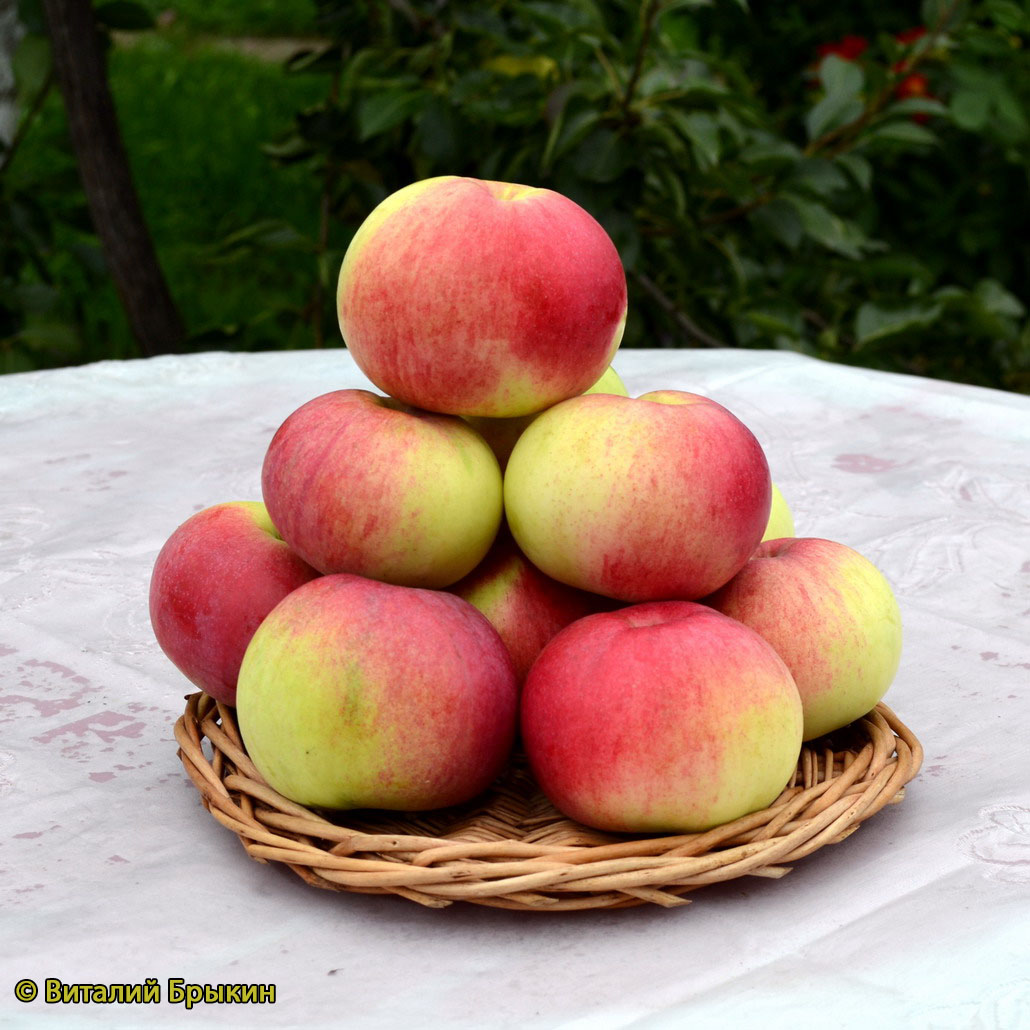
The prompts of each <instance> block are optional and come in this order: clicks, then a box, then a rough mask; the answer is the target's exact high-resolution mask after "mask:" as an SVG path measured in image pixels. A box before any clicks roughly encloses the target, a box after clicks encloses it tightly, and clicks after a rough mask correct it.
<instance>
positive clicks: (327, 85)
mask: <svg viewBox="0 0 1030 1030" xmlns="http://www.w3.org/2000/svg"><path fill="white" fill-rule="evenodd" d="M164 7H165V5H164V4H161V3H158V2H157V0H147V3H146V4H145V5H144V6H143V7H139V6H137V5H135V4H128V3H118V4H107V5H104V6H101V7H99V8H98V13H99V15H100V16H101V17H102V18H105V17H106V19H107V21H108V23H109V25H110V27H111V28H113V29H117V28H121V29H132V28H136V27H138V26H145V25H149V24H150V18H151V17H152V16H153V17H157V16H159V15H160V14H161V11H162V10H163V9H164ZM105 9H106V15H105ZM112 9H113V10H112ZM32 17H33V15H32V12H31V4H28V3H27V4H26V21H27V22H28V23H29V24H30V27H33V26H32ZM168 20H169V19H168V17H167V15H165V16H164V17H162V18H161V21H168ZM913 29H920V30H922V31H915V32H913V31H911V30H913ZM257 32H264V33H273V34H277V35H286V36H291V37H298V42H297V43H296V45H295V46H292V47H290V48H288V49H289V51H290V52H291V54H292V56H290V57H289V59H288V60H287V61H286V62H285V63H284V64H279V63H272V62H269V61H268V60H267V59H265V60H261V59H256V58H254V57H252V56H247V54H246V53H240V52H239V51H240V49H241V48H240V47H239V46H238V45H237V46H235V47H233V48H230V49H227V48H226V47H225V46H224V44H223V43H221V42H220V40H219V36H226V35H228V36H233V37H238V36H246V35H248V34H253V33H257ZM848 37H860V42H858V43H856V41H855V39H851V41H850V43H848V42H847V38H848ZM116 38H117V45H115V46H114V47H113V48H112V50H111V66H110V74H111V82H112V86H113V88H114V91H115V95H116V101H117V103H118V107H119V114H120V117H121V120H122V124H123V128H124V131H125V136H126V140H127V143H128V146H129V149H130V155H131V159H132V162H133V167H134V170H135V172H136V176H137V181H138V185H139V189H140V193H141V196H142V199H143V203H144V208H145V211H146V214H147V217H148V221H149V222H150V224H151V227H152V230H153V232H154V235H155V239H156V241H157V245H158V250H159V254H160V257H161V259H162V263H163V265H164V267H165V269H166V272H167V274H168V276H169V279H170V282H171V286H172V290H173V293H174V294H175V296H176V298H177V300H178V302H179V304H180V306H181V307H182V309H183V312H184V314H185V317H186V320H187V323H188V325H189V326H190V328H191V333H192V335H191V339H190V341H189V343H188V346H189V347H191V348H195V349H204V348H210V347H213V346H217V347H233V348H241V349H262V348H270V347H303V346H312V345H315V346H319V345H323V344H325V345H335V344H336V343H337V342H338V340H339V333H338V329H337V328H336V326H335V317H334V312H333V302H332V297H333V289H334V285H335V276H336V271H337V269H338V267H339V262H340V260H341V259H342V255H343V251H344V249H345V248H346V245H347V242H348V241H349V239H350V236H351V234H352V233H353V232H354V230H355V229H356V227H357V226H358V224H360V222H361V220H362V219H363V218H364V217H365V216H366V215H367V214H368V212H369V211H370V210H371V209H372V207H374V206H375V204H376V203H378V202H379V201H380V200H381V199H383V198H384V197H385V196H387V195H388V194H389V193H390V192H392V191H393V190H395V189H398V188H400V187H402V186H404V185H406V184H407V183H409V182H411V181H413V180H415V179H420V178H424V177H427V176H432V175H443V174H462V175H473V176H477V177H481V178H493V179H503V180H508V181H516V182H525V183H531V184H534V185H540V186H547V187H550V188H552V189H557V190H560V191H561V192H563V193H565V194H567V195H568V196H570V197H572V198H573V199H575V200H576V201H577V202H579V203H580V204H582V205H583V206H584V207H586V208H587V209H588V210H589V211H591V212H592V213H593V214H594V215H595V217H597V218H598V219H599V220H600V221H601V222H602V224H603V225H604V226H605V227H606V228H607V229H608V231H609V233H610V234H611V235H612V237H613V239H614V240H615V241H616V244H617V245H618V247H619V250H620V253H621V255H622V258H623V261H624V264H625V266H626V270H627V276H628V280H629V285H630V303H631V314H630V319H629V322H628V325H627V333H626V338H625V342H624V346H631V347H632V346H646V347H682V346H737V347H777V348H786V349H791V350H798V351H801V352H804V353H808V354H812V355H815V356H818V357H821V358H826V359H829V360H834V361H843V362H849V363H856V364H863V365H869V366H872V367H877V368H886V369H893V370H898V371H908V372H915V373H919V374H925V375H931V376H939V377H944V378H949V379H956V380H961V381H967V382H972V383H979V384H983V385H989V386H998V387H1003V388H1007V389H1012V390H1020V391H1030V326H1028V322H1027V313H1026V305H1027V303H1028V301H1030V290H1028V283H1030V233H1028V229H1030V209H1028V203H1027V197H1028V195H1030V191H1028V185H1030V183H1028V168H1030V120H1028V117H1027V101H1028V94H1030V54H1028V44H1030V0H1023V2H1018V0H981V2H962V0H925V2H924V3H922V4H921V5H919V4H910V5H907V6H906V5H900V6H897V7H890V8H887V7H885V6H884V5H880V4H874V3H872V2H870V0H866V2H861V3H853V4H849V5H846V8H844V7H835V8H829V7H827V8H826V11H825V13H822V14H820V15H819V16H818V17H813V14H812V11H811V5H806V4H804V3H802V2H800V0H798V2H794V3H785V4H762V5H758V4H755V5H753V8H752V9H749V8H748V6H747V5H746V4H745V3H744V2H742V0H709V2H703V0H643V2H629V0H616V2H612V3H604V4H602V3H594V2H592V0H554V2H551V0H525V2H516V0H488V2H482V3H480V2H476V3H473V2H447V0H405V2H398V0H392V2H389V0H316V2H315V3H314V4H313V6H309V5H308V0H292V2H291V3H288V4H270V3H266V2H263V3H253V4H252V5H248V4H244V3H239V4H228V3H208V4H204V3H200V2H199V0H195V7H191V6H190V5H189V4H188V3H187V0H183V2H182V5H181V6H180V7H179V8H178V10H177V17H176V18H175V19H174V21H173V22H172V23H171V24H170V25H165V26H164V27H162V28H160V29H156V30H155V29H150V30H148V31H145V32H143V33H142V34H134V35H132V36H131V37H123V36H118V37H116ZM303 39H307V40H308V42H304V41H303ZM842 41H844V42H843V43H842ZM835 44H836V45H835ZM22 50H23V54H20V55H19V57H20V58H21V61H20V82H21V85H22V92H23V96H24V98H25V102H24V106H25V108H26V110H30V111H31V110H32V104H33V98H34V97H35V96H37V95H39V93H40V90H41V89H42V86H43V83H45V79H46V72H45V68H46V53H45V42H44V41H43V38H42V37H41V36H40V35H38V34H35V35H30V36H28V37H27V38H26V40H25V42H24V43H23V45H22ZM23 136H24V138H23V139H22V140H21V141H20V145H19V147H18V150H17V152H16V153H15V154H14V155H13V156H12V157H11V158H10V160H9V162H8V163H7V167H6V168H5V171H4V174H3V178H2V182H0V220H2V221H0V228H2V230H3V236H2V241H3V242H2V243H0V262H2V264H0V269H2V276H3V278H2V285H3V293H2V294H0V367H3V368H5V369H6V370H12V369H17V368H26V367H45V366H47V365H51V364H60V363H69V362H76V361H86V360H94V359H96V358H100V357H108V356H117V357H125V356H132V355H133V354H134V353H136V351H135V345H134V343H133V341H132V340H131V338H130V337H129V335H128V332H127V330H126V328H125V326H124V321H123V319H122V318H121V315H120V311H119V309H118V306H117V302H116V300H115V298H114V296H113V291H112V289H111V287H110V285H109V284H108V283H107V280H106V276H105V273H104V270H103V264H102V260H101V259H100V257H99V252H98V249H97V247H96V242H95V240H94V239H93V237H92V235H91V233H90V232H89V227H88V222H87V220H86V219H85V217H84V208H83V202H82V198H81V195H80V194H79V193H78V191H77V187H76V186H75V182H74V166H73V164H72V162H71V159H70V157H69V156H68V149H67V143H66V140H65V128H64V125H63V115H62V111H61V108H60V104H59V103H58V102H57V99H56V97H54V96H52V95H50V96H47V97H46V99H45V101H44V102H43V103H42V105H41V106H39V109H38V114H36V115H35V117H33V118H31V124H29V127H28V129H27V131H25V132H24V134H23Z"/></svg>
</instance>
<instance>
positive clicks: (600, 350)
mask: <svg viewBox="0 0 1030 1030" xmlns="http://www.w3.org/2000/svg"><path fill="white" fill-rule="evenodd" d="M336 300H337V311H338V314H339V320H340V330H341V332H342V333H343V338H344V340H345V341H346V344H347V347H348V349H349V350H350V352H351V353H352V354H353V356H354V360H355V361H356V362H357V364H358V366H359V367H360V368H361V369H362V371H363V372H364V373H365V374H366V375H367V376H368V378H369V379H371V380H372V382H373V383H374V384H375V385H376V386H378V387H379V388H380V389H381V390H383V391H384V392H386V393H388V394H390V395H391V396H392V397H397V398H398V399H400V400H402V401H405V402H406V403H408V404H412V405H416V406H418V407H421V408H426V409H429V410H432V411H442V412H446V413H448V414H454V415H488V416H491V417H500V418H507V417H510V416H515V415H527V414H529V413H531V412H534V411H541V410H542V409H544V408H546V407H548V406H550V405H552V404H554V403H556V402H557V401H560V400H564V399H565V398H566V397H574V396H576V395H577V394H580V393H582V392H583V391H584V390H585V389H586V388H587V387H588V386H590V385H591V384H592V383H594V382H595V381H596V380H597V379H598V377H599V376H600V375H601V373H602V372H603V371H604V370H605V368H606V367H607V365H608V364H609V362H610V361H611V358H612V355H613V354H614V353H615V351H616V349H617V348H618V346H619V343H620V341H621V339H622V331H623V328H624V325H625V319H626V276H625V273H624V272H623V269H622V264H621V262H620V260H619V255H618V251H616V249H615V245H614V244H613V243H612V241H611V239H610V238H609V237H608V235H607V233H606V232H605V231H604V229H603V228H602V227H601V226H600V225H599V224H598V223H597V222H596V221H595V220H594V218H593V217H592V216H591V215H590V214H588V213H587V212H586V211H585V210H584V209H583V208H581V207H580V206H579V205H578V204H576V203H574V202H573V201H571V200H569V199H568V198H567V197H565V196H563V195H562V194H560V193H555V192H553V191H551V190H546V189H537V188H534V187H531V186H522V185H518V184H516V183H507V182H491V181H484V180H479V179H469V178H462V177H460V176H453V175H447V176H440V177H437V178H433V179H425V180H423V181H421V182H416V183H412V184H411V185H409V186H406V187H404V189H401V190H398V191H397V192H396V193H394V194H392V195H391V196H389V197H387V198H386V199H385V200H384V201H383V202H382V203H381V204H380V205H379V206H378V207H377V208H375V210H374V211H372V213H371V214H370V215H369V216H368V218H366V219H365V221H364V222H363V223H362V225H361V226H360V227H359V228H358V231H357V233H355V235H354V237H353V239H352V240H351V243H350V246H349V247H348V248H347V253H346V254H345V255H344V259H343V264H342V266H341V268H340V276H339V283H338V288H337V295H336Z"/></svg>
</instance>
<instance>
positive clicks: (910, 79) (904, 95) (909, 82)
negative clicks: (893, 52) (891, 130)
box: [894, 66, 935, 125]
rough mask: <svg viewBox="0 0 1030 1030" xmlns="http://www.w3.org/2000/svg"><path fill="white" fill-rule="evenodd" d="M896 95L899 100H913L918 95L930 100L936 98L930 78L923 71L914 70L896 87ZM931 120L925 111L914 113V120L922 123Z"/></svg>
mask: <svg viewBox="0 0 1030 1030" xmlns="http://www.w3.org/2000/svg"><path fill="white" fill-rule="evenodd" d="M895 70H897V66H895ZM894 96H895V97H897V98H898V100H911V99H913V98H918V97H926V98H927V99H928V100H933V99H935V98H934V95H933V94H932V93H931V92H930V80H929V79H928V78H927V77H926V76H925V75H924V74H923V73H922V72H912V74H911V75H906V76H905V77H904V78H903V79H902V80H901V81H900V82H899V83H898V84H897V85H896V86H895V87H894ZM929 120H930V116H929V115H928V114H926V113H925V112H924V111H919V112H917V113H916V114H914V115H912V121H914V122H918V123H919V124H920V125H925V124H926V123H927V122H928V121H929Z"/></svg>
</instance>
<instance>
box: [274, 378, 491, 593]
mask: <svg viewBox="0 0 1030 1030" xmlns="http://www.w3.org/2000/svg"><path fill="white" fill-rule="evenodd" d="M261 487H262V493H263V495H264V499H265V504H266V505H267V506H268V511H269V513H270V515H271V516H272V520H273V521H274V522H275V524H276V526H277V527H278V528H279V532H280V533H281V534H282V536H283V539H284V540H286V541H287V542H288V543H289V545H290V546H291V547H292V548H293V550H294V551H296V552H297V553H298V554H299V555H301V557H303V558H304V560H305V561H307V562H308V563H309V564H311V565H313V566H314V567H315V568H316V569H318V570H319V571H320V572H323V573H334V572H352V573H356V574H358V575H362V576H369V577H371V578H373V579H381V580H384V581H385V582H389V583H396V584H402V585H405V586H416V587H446V586H449V585H450V584H451V583H455V582H457V580H459V579H461V577H462V576H465V575H467V574H468V573H469V572H471V571H472V569H474V568H475V567H476V566H477V565H478V564H479V562H480V561H482V559H483V557H484V556H485V554H486V552H487V550H489V548H490V545H491V544H492V543H493V540H494V537H495V536H496V535H497V529H498V527H499V525H500V522H501V512H502V493H501V471H500V468H499V467H498V464H497V459H496V458H495V457H494V456H493V452H492V451H491V450H490V448H489V447H488V446H487V444H486V443H485V441H484V440H483V438H482V437H481V436H480V435H479V434H478V433H476V432H475V430H473V429H472V428H471V427H470V426H469V425H468V424H467V423H466V422H465V421H463V420H462V419H460V418H456V417H454V416H450V415H438V414H433V413H431V412H426V411H419V410H418V409H414V408H409V407H407V406H406V405H403V404H400V403H399V402H397V401H395V400H393V399H392V398H389V397H380V396H378V395H377V394H374V393H371V392H369V391H367V390H337V391H334V392H333V393H327V394H323V395H322V396H321V397H316V398H315V399H314V400H311V401H308V403H307V404H304V405H303V406H302V407H300V408H298V409H297V410H296V411H295V412H294V413H293V414H292V415H290V417H289V418H287V419H286V421H285V422H284V423H283V424H282V426H280V428H279V430H278V431H277V432H276V434H275V436H274V437H273V438H272V442H271V444H270V446H269V448H268V452H267V454H266V455H265V461H264V467H263V470H262V476H261Z"/></svg>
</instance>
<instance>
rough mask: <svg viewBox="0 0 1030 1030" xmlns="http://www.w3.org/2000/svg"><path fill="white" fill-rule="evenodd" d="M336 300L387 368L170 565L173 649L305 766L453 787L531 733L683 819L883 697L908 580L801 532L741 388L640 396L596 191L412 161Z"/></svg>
mask: <svg viewBox="0 0 1030 1030" xmlns="http://www.w3.org/2000/svg"><path fill="white" fill-rule="evenodd" d="M337 305H338V311H339V317H340V327H341V330H342V333H343V337H344V340H345V341H346V343H347V346H348V348H349V349H350V351H351V353H352V355H353V357H354V360H355V361H356V363H357V364H358V366H359V367H360V368H361V369H362V371H363V372H364V373H365V374H366V375H367V377H368V378H369V379H370V380H371V382H372V383H373V384H374V385H375V386H376V387H377V388H378V389H380V390H382V391H383V393H384V394H385V396H381V395H379V394H375V393H372V392H370V391H366V390H356V389H350V390H335V391H333V392H329V393H326V394H324V395H322V396H319V397H316V398H314V399H313V400H311V401H309V402H308V403H306V404H304V405H303V406H302V407H300V408H299V409H298V410H297V411H295V412H294V413H293V414H292V415H290V417H289V418H287V419H286V421H285V422H284V423H283V425H282V426H281V427H280V428H279V430H278V431H277V432H276V434H275V436H274V437H273V439H272V441H271V444H270V446H269V448H268V451H267V454H266V456H265V459H264V466H263V470H262V494H263V503H261V502H257V501H242V502H230V503H226V504H220V505H216V506H214V507H212V508H208V509H206V510H205V511H202V512H200V513H198V514H197V515H195V516H193V517H192V518H191V519H189V520H188V521H187V522H185V523H184V524H183V525H182V526H180V527H179V528H178V529H177V530H176V531H175V532H174V533H173V534H172V536H171V538H170V539H169V540H168V542H167V543H166V544H165V546H164V548H163V549H162V550H161V552H160V554H159V556H158V558H157V562H156V565H155V568H154V573H153V578H152V581H151V593H150V614H151V620H152V623H153V627H154V631H155V635H156V637H157V640H158V642H159V644H160V645H161V647H162V648H163V649H164V651H165V653H166V654H167V655H168V657H169V658H170V659H171V660H172V662H174V663H175V665H176V666H177V667H178V668H179V669H180V670H181V671H182V672H183V673H184V674H185V676H186V677H187V678H188V679H189V680H191V681H192V682H193V683H194V684H196V685H197V686H199V687H200V688H202V689H203V690H204V691H206V692H207V693H208V694H210V695H211V696H212V697H214V698H216V699H218V700H220V701H222V702H224V703H225V704H227V705H235V706H236V710H237V721H238V725H239V728H240V732H241V734H242V736H243V740H244V743H245V744H246V746H247V749H248V752H249V754H250V756H251V758H252V760H253V761H254V764H255V765H256V767H257V768H258V770H259V771H260V772H261V774H262V775H263V776H264V777H265V778H266V780H267V781H268V783H269V784H270V785H271V786H272V787H274V788H275V789H276V790H278V791H279V792H280V793H282V794H283V795H285V796H286V797H288V798H290V799H292V800H294V801H296V802H298V803H301V804H304V805H309V806H312V807H316V808H328V809H350V808H382V809H394V810H406V811H416V810H425V809H432V808H438V807H444V806H448V805H453V804H457V803H459V802H462V801H466V800H469V799H471V798H473V797H475V796H476V795H477V794H479V793H480V792H481V791H483V790H485V789H486V788H487V787H488V786H489V785H490V783H491V782H492V781H493V780H494V779H495V778H496V777H497V775H498V774H499V773H500V772H501V770H502V769H503V768H504V766H505V764H506V763H507V762H508V760H509V758H510V756H511V753H512V749H513V747H514V746H515V742H516V737H517V736H518V735H519V734H518V731H519V730H521V741H520V746H521V747H522V748H524V750H525V752H526V755H527V757H528V759H529V762H530V766H531V768H532V771H533V773H534V775H535V777H536V779H537V781H538V782H539V784H540V786H541V788H542V789H543V791H544V792H545V794H546V795H547V796H548V797H549V798H550V799H551V801H552V802H553V803H554V805H555V806H556V807H557V808H558V809H559V810H560V811H562V812H564V813H565V814H566V815H568V816H570V817H571V818H574V819H577V820H579V821H580V822H582V823H585V824H587V825H590V826H594V827H597V828H600V829H603V830H613V831H624V832H634V833H639V832H656V833H660V832H691V831H695V830H703V829H707V828H709V827H711V826H714V825H717V824H719V823H722V822H725V821H728V820H730V819H733V818H736V817H738V816H741V815H745V814H747V813H749V812H752V811H755V810H757V809H760V808H764V807H766V806H767V805H768V804H769V803H770V802H772V801H773V800H774V799H775V798H776V796H777V795H778V794H779V793H780V791H781V790H782V789H783V787H784V786H785V785H786V783H787V782H788V780H789V779H790V777H791V775H792V774H793V771H794V769H795V766H796V763H797V759H798V755H799V751H800V747H801V744H802V741H803V740H807V739H811V738H814V737H818V736H821V735H822V734H825V733H828V732H830V731H832V730H834V729H837V728H839V727H841V726H844V725H846V724H848V723H850V722H851V721H853V720H855V719H857V718H859V717H861V716H862V715H864V714H865V713H867V712H868V711H869V710H870V709H871V708H873V707H874V706H875V704H876V703H877V702H878V701H879V700H880V698H881V697H882V696H883V694H884V693H885V691H886V690H887V688H888V686H889V685H890V683H891V680H892V679H893V677H894V674H895V672H896V670H897V666H898V660H899V657H900V651H901V626H900V617H899V613H898V607H897V604H896V601H895V599H894V597H893V594H892V592H891V589H890V587H889V585H888V584H887V582H886V580H885V579H884V577H883V576H882V575H881V574H880V572H879V571H878V570H877V569H876V568H875V567H874V566H873V565H872V564H871V563H870V562H869V561H868V560H867V559H865V558H864V557H863V556H862V555H860V554H858V553H857V552H855V551H854V550H852V549H851V548H849V547H847V546H845V545H843V544H840V543H835V542H832V541H829V540H821V539H795V538H794V537H793V535H792V534H793V525H792V522H791V518H790V513H789V510H788V509H787V508H786V505H785V504H784V503H783V500H782V497H781V496H780V495H779V492H778V491H777V490H776V489H775V487H774V486H773V485H772V482H771V480H770V474H769V467H768V463H767V461H766V457H765V455H764V454H763V452H762V448H761V446H760V445H759V443H758V441H757V440H756V439H755V437H754V436H753V434H752V433H751V432H750V430H748V428H747V427H746V426H745V425H744V424H743V423H742V422H741V421H740V420H739V419H737V418H736V417H735V416H734V415H733V414H731V413H730V412H729V411H728V410H726V408H724V407H722V406H721V405H720V404H718V403H716V402H715V401H713V400H711V399H708V398H706V397H703V396H699V395H697V394H692V393H684V392H681V391H677V390H658V391H656V392H653V393H648V394H644V395H643V396H641V397H637V398H635V399H634V398H630V397H629V396H627V395H626V389H625V387H624V386H623V384H622V383H621V381H620V380H619V378H618V376H617V375H615V373H614V372H613V371H612V369H611V368H610V363H611V359H612V356H613V354H614V353H615V351H616V350H617V348H618V346H619V343H620V340H621V337H622V331H623V326H624V324H625V318H626V281H625V275H624V272H623V269H622V265H621V263H620V261H619V256H618V253H617V252H616V250H615V247H614V246H613V244H612V242H611V240H610V239H609V238H608V236H607V235H606V234H605V232H604V230H603V229H602V228H601V226H600V225H599V224H598V223H597V222H596V221H595V220H594V219H593V218H592V217H591V216H590V215H589V214H587V212H586V211H584V210H583V209H582V208H580V207H579V206H578V205H576V204H575V203H573V202H572V201H571V200H569V199H568V198H566V197H563V196H562V195H560V194H558V193H554V192H552V191H549V190H544V189H534V188H531V187H527V186H520V185H515V184H511V183H498V182H486V181H479V180H475V179H468V178H459V177H454V176H447V177H441V178H436V179H429V180H426V181H423V182H418V183H415V184H413V185H411V186H408V187H406V188H404V189H402V190H400V191H398V192H397V193H395V194H393V195H392V196H390V197H388V198H387V199H386V200H385V201H383V203H382V204H380V205H379V207H377V208H376V209H375V210H374V211H373V212H372V214H371V215H369V217H368V219H367V220H366V221H365V222H364V224H363V225H362V226H361V228H360V229H359V230H358V232H357V234H356V235H355V237H354V239H353V241H352V243H351V245H350V247H349V248H348V251H347V254H346V256H345V258H344V261H343V265H342V268H341V270H340V279H339V289H338V293H337Z"/></svg>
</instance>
